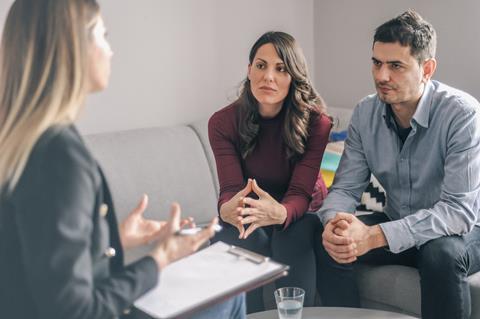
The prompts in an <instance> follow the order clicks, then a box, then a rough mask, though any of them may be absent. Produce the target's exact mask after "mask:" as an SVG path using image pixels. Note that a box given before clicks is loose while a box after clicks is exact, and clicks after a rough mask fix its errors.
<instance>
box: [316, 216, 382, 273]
mask: <svg viewBox="0 0 480 319" xmlns="http://www.w3.org/2000/svg"><path fill="white" fill-rule="evenodd" d="M322 242H323V247H324V248H325V250H326V251H327V252H328V254H329V255H330V256H331V257H332V258H333V259H334V260H335V261H336V262H338V263H340V264H346V263H351V262H354V261H356V260H357V257H359V256H362V255H364V254H366V253H367V252H369V251H370V250H372V249H375V248H379V247H383V246H386V244H387V242H386V239H385V235H384V234H383V231H382V229H381V228H380V226H378V225H374V226H367V225H365V224H364V223H363V222H362V221H360V220H359V219H358V218H357V217H356V216H354V215H353V214H349V213H343V212H340V213H337V215H336V216H335V218H333V219H331V220H330V221H329V222H328V223H327V225H326V226H325V229H324V231H323V234H322Z"/></svg>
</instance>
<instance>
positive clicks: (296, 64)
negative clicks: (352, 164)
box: [236, 31, 326, 159]
mask: <svg viewBox="0 0 480 319" xmlns="http://www.w3.org/2000/svg"><path fill="white" fill-rule="evenodd" d="M267 43H271V44H272V45H273V46H274V47H275V50H276V51H277V54H278V56H279V57H280V59H281V60H282V61H283V63H284V64H285V69H286V71H287V72H288V73H289V74H290V76H291V77H292V82H291V84H290V88H289V91H288V94H287V96H286V98H285V101H284V103H283V106H282V107H284V108H286V110H285V121H284V125H283V139H284V141H285V144H286V146H287V157H288V158H289V159H293V158H295V157H297V156H301V155H302V154H303V153H304V152H305V146H306V143H307V139H308V128H309V124H310V121H311V118H312V114H317V115H320V114H324V113H326V106H325V103H324V101H323V99H322V98H321V97H320V95H318V93H317V92H316V91H315V89H314V88H313V86H312V83H311V81H310V78H309V76H308V71H307V65H306V61H305V56H304V55H303V52H302V50H301V49H300V47H299V46H298V45H297V42H296V41H295V39H294V38H293V37H292V36H291V35H289V34H287V33H285V32H276V31H270V32H266V33H265V34H263V35H262V36H261V37H260V38H259V39H258V40H257V41H256V42H255V44H254V45H253V47H252V49H251V50H250V55H249V62H250V64H252V63H253V60H254V59H255V55H256V54H257V51H258V49H259V48H260V47H261V46H263V45H265V44H267ZM236 103H239V104H240V105H239V108H238V112H239V117H238V118H239V123H238V131H239V135H240V151H241V154H242V157H243V158H244V159H245V158H246V157H247V156H248V155H249V154H250V153H251V152H252V151H253V149H254V148H255V146H256V144H257V137H258V134H259V130H260V125H259V117H260V114H259V111H258V102H257V100H256V99H255V97H254V96H253V93H252V90H251V87H250V80H249V79H248V78H246V79H245V81H244V82H243V85H242V87H241V90H240V96H239V98H238V100H237V101H236Z"/></svg>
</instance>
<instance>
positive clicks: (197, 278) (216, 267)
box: [134, 242, 289, 319]
mask: <svg viewBox="0 0 480 319" xmlns="http://www.w3.org/2000/svg"><path fill="white" fill-rule="evenodd" d="M288 268H289V267H288V266H287V265H284V264H280V263H277V262H275V261H272V260H271V259H270V258H268V257H265V256H262V255H259V254H256V253H253V252H251V251H249V250H246V249H243V248H240V247H236V246H230V245H227V244H225V243H223V242H217V243H215V244H213V245H211V246H209V247H207V248H205V249H203V250H201V251H199V252H197V253H195V254H193V255H190V256H188V257H185V258H183V259H181V260H179V261H176V262H174V263H172V264H170V265H168V266H167V267H165V269H164V270H163V271H162V272H161V273H160V274H159V281H158V284H157V286H156V287H154V288H153V289H152V290H150V291H149V292H147V293H146V294H145V295H143V296H142V297H140V298H139V299H137V300H136V301H135V303H134V306H135V307H136V308H138V309H139V310H141V311H143V312H145V313H146V314H148V315H150V316H152V317H154V318H159V319H164V318H178V317H182V318H183V317H187V316H189V315H192V314H193V313H195V312H197V311H199V310H201V309H204V308H207V307H209V306H211V305H213V304H216V303H218V302H222V301H224V300H227V299H229V298H231V297H233V296H235V295H237V294H239V293H241V292H244V291H250V290H252V289H255V288H258V287H260V286H263V285H265V284H267V283H269V282H271V281H274V280H276V279H278V278H281V277H283V276H286V275H287V273H288V272H287V271H288Z"/></svg>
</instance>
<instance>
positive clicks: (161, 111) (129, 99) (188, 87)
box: [80, 0, 313, 133]
mask: <svg viewBox="0 0 480 319" xmlns="http://www.w3.org/2000/svg"><path fill="white" fill-rule="evenodd" d="M101 5H102V12H103V15H104V18H105V21H106V24H107V28H108V29H109V39H110V42H111V45H112V47H113V50H114V57H113V65H112V68H113V69H112V77H111V82H110V87H109V88H108V90H106V91H105V92H102V93H99V94H95V95H93V96H92V97H90V98H89V100H88V102H87V105H86V109H85V111H84V114H83V116H82V118H81V119H80V128H81V130H82V131H83V132H86V133H92V132H103V131H115V130H123V129H130V128H139V127H149V126H166V125H174V124H178V123H189V122H192V121H195V120H198V119H202V118H208V117H209V116H210V115H211V114H212V113H213V112H214V111H216V110H218V109H220V108H221V107H223V106H226V105H227V104H228V103H229V101H232V100H233V98H234V97H235V96H236V92H237V87H238V84H239V83H240V81H241V80H242V79H243V78H244V77H245V75H246V70H247V64H248V52H249V49H250V47H251V46H252V45H253V43H254V41H255V40H256V39H257V38H258V37H259V36H260V35H261V34H262V33H264V32H265V31H268V30H273V29H275V30H284V31H286V32H289V33H291V34H292V35H293V36H295V37H296V38H297V39H298V40H299V42H300V43H301V45H302V46H303V48H304V51H305V54H306V56H307V59H308V61H309V62H310V63H312V60H313V12H312V9H313V0H300V1H298V0H295V1H293V0H261V1H257V0H242V1H233V0H201V1H199V0H162V1H158V0H136V1H111V0H103V1H101ZM312 67H313V66H312ZM312 72H313V69H312Z"/></svg>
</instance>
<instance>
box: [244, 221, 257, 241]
mask: <svg viewBox="0 0 480 319" xmlns="http://www.w3.org/2000/svg"><path fill="white" fill-rule="evenodd" d="M258 227H259V226H258V224H255V223H253V224H250V226H248V228H247V230H246V231H245V234H243V239H247V237H248V236H250V234H251V233H253V232H254V231H255V230H256V229H257V228H258Z"/></svg>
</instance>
